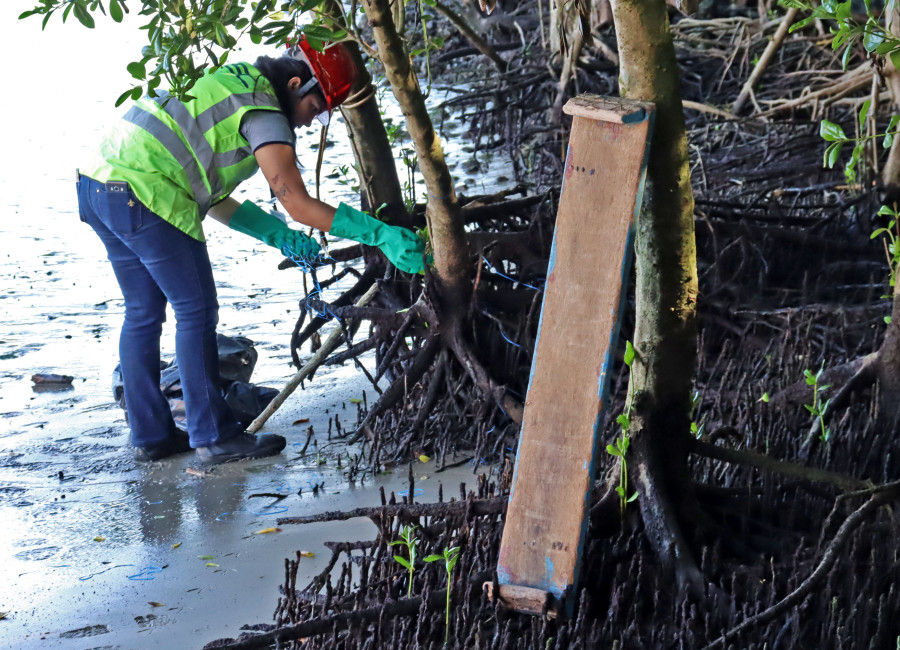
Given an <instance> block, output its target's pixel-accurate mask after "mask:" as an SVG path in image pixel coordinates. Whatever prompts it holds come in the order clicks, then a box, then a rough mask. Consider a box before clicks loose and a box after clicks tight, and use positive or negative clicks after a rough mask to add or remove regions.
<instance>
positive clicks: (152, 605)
mask: <svg viewBox="0 0 900 650" xmlns="http://www.w3.org/2000/svg"><path fill="white" fill-rule="evenodd" d="M147 602H148V603H149V604H150V606H151V607H165V606H166V605H165V603H158V602H156V601H155V600H148V601H147Z"/></svg>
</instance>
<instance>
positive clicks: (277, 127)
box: [241, 111, 294, 152]
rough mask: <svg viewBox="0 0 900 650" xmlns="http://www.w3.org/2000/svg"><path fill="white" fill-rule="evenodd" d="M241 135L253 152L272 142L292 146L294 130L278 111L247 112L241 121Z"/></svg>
mask: <svg viewBox="0 0 900 650" xmlns="http://www.w3.org/2000/svg"><path fill="white" fill-rule="evenodd" d="M241 135H242V136H244V138H246V140H247V142H249V143H250V150H251V151H253V152H255V151H256V150H257V149H259V148H260V147H261V146H263V145H264V144H272V143H273V142H278V143H284V144H288V145H290V146H292V147H293V146H294V130H293V129H292V128H291V125H290V123H289V122H288V121H287V118H286V117H285V116H284V115H282V114H281V113H280V112H279V111H248V112H247V114H246V115H244V118H243V119H242V120H241Z"/></svg>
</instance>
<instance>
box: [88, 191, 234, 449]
mask: <svg viewBox="0 0 900 650" xmlns="http://www.w3.org/2000/svg"><path fill="white" fill-rule="evenodd" d="M78 206H79V212H80V215H81V220H82V221H85V222H87V223H88V224H89V225H90V226H91V228H93V229H94V231H95V232H96V233H97V234H98V235H99V236H100V239H101V240H102V241H103V244H104V245H105V246H106V251H107V256H108V258H109V261H110V262H111V263H112V266H113V271H114V272H115V274H116V279H117V280H118V282H119V287H120V288H121V289H122V295H123V296H124V298H125V322H124V323H123V325H122V333H121V336H120V338H119V360H120V362H121V366H122V380H123V384H124V388H125V406H126V407H127V409H128V424H129V426H130V427H131V444H132V445H134V446H135V447H147V446H150V445H154V444H158V443H160V442H162V441H164V440H165V439H166V438H167V437H168V436H170V435H172V433H173V432H174V431H175V422H174V421H173V419H172V412H171V409H170V408H169V403H168V401H167V400H166V398H165V397H164V396H163V394H162V392H161V391H160V388H159V370H160V368H159V365H160V364H159V362H160V351H159V338H160V334H161V333H162V324H163V321H164V320H165V315H166V303H167V302H169V303H171V304H172V309H173V310H174V312H175V320H176V328H175V359H176V361H177V363H178V370H179V372H180V374H181V387H182V391H183V393H184V408H185V413H186V415H187V427H188V434H189V435H190V439H191V447H194V448H196V447H207V446H209V445H212V444H215V443H217V442H221V441H223V440H227V439H228V438H232V437H234V436H236V435H238V434H240V433H242V432H243V427H242V426H241V424H240V423H238V421H237V420H236V419H235V417H234V414H233V413H232V412H231V409H230V408H229V407H228V405H227V404H226V403H225V398H224V396H223V395H222V391H221V389H220V388H219V354H218V348H217V346H216V324H217V323H218V320H219V303H218V301H217V299H216V287H215V284H214V282H213V276H212V267H211V266H210V263H209V255H208V253H207V250H206V244H205V243H204V242H200V241H197V240H196V239H194V238H192V237H190V236H188V235H186V234H184V233H183V232H181V231H180V230H178V228H176V227H175V226H173V225H171V224H170V223H168V222H167V221H165V220H164V219H162V218H161V217H160V216H158V215H157V214H154V213H153V212H151V211H150V210H149V209H148V208H147V207H145V206H144V205H143V204H141V202H140V201H138V200H137V199H136V198H135V197H134V195H133V194H132V193H131V190H130V189H129V188H128V184H127V183H99V182H97V181H95V180H93V179H90V178H88V177H86V176H81V177H80V180H79V183H78Z"/></svg>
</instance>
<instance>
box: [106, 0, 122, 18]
mask: <svg viewBox="0 0 900 650" xmlns="http://www.w3.org/2000/svg"><path fill="white" fill-rule="evenodd" d="M109 15H110V17H111V18H112V19H113V20H114V21H116V22H117V23H120V22H122V18H124V16H123V14H122V5H120V4H119V0H109Z"/></svg>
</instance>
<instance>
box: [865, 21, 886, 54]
mask: <svg viewBox="0 0 900 650" xmlns="http://www.w3.org/2000/svg"><path fill="white" fill-rule="evenodd" d="M882 43H884V32H883V31H881V28H880V27H879V26H878V25H877V24H875V23H874V22H873V21H869V22H868V23H867V24H866V31H865V35H864V36H863V47H864V48H866V52H874V51H875V50H876V49H878V46H879V45H881V44H882Z"/></svg>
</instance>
